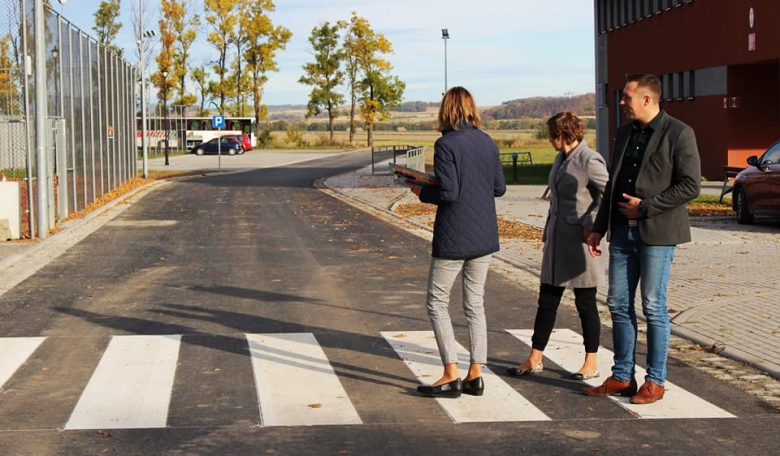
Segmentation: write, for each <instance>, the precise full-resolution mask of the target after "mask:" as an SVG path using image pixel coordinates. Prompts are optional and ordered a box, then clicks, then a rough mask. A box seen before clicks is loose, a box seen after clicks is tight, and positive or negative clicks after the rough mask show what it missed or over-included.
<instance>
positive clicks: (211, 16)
mask: <svg viewBox="0 0 780 456" xmlns="http://www.w3.org/2000/svg"><path fill="white" fill-rule="evenodd" d="M236 6H237V3H236V0H204V8H205V20H206V24H208V25H209V27H210V28H211V31H210V32H209V34H208V37H207V40H208V42H209V43H210V44H211V45H212V46H214V48H215V49H216V50H217V53H218V56H217V60H216V61H215V62H214V65H213V70H214V73H215V74H216V75H217V78H218V80H217V81H216V83H217V87H218V92H217V93H216V96H217V97H218V99H219V106H218V109H219V112H220V113H226V108H227V100H228V99H229V98H232V97H233V96H234V95H235V92H236V84H235V79H233V78H231V77H230V74H229V70H230V63H231V61H230V57H231V56H230V54H229V53H228V51H229V49H230V44H231V43H233V42H235V41H236V28H237V26H238V20H239V16H242V15H243V14H245V13H246V12H244V11H242V12H241V14H237V12H236V9H237V8H236Z"/></svg>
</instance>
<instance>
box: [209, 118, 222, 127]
mask: <svg viewBox="0 0 780 456" xmlns="http://www.w3.org/2000/svg"><path fill="white" fill-rule="evenodd" d="M211 127H212V128H225V116H213V117H211Z"/></svg>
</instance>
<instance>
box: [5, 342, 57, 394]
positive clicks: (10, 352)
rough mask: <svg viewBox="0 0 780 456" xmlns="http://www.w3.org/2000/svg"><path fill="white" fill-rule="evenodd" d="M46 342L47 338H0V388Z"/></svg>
mask: <svg viewBox="0 0 780 456" xmlns="http://www.w3.org/2000/svg"><path fill="white" fill-rule="evenodd" d="M44 340H46V338H45V337H0V388H2V386H3V385H5V382H7V381H8V379H9V378H11V376H12V375H14V372H16V370H17V369H19V367H21V365H22V364H24V362H25V361H27V358H29V357H30V355H32V354H33V352H34V351H35V350H37V349H38V347H39V346H40V345H41V344H42V343H43V341H44Z"/></svg>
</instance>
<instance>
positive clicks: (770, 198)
mask: <svg viewBox="0 0 780 456" xmlns="http://www.w3.org/2000/svg"><path fill="white" fill-rule="evenodd" d="M747 164H748V167H747V168H745V169H743V170H742V171H740V173H739V174H737V177H736V178H734V189H733V192H734V197H733V198H732V200H731V201H732V208H733V209H734V212H736V213H737V222H738V223H743V224H747V223H753V217H754V216H756V215H758V216H764V217H773V218H780V141H778V142H776V143H774V144H773V145H772V146H771V147H770V148H769V149H767V150H766V152H764V153H763V154H762V155H761V157H760V158H759V157H757V156H755V155H752V156H750V157H748V159H747Z"/></svg>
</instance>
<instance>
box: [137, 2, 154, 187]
mask: <svg viewBox="0 0 780 456" xmlns="http://www.w3.org/2000/svg"><path fill="white" fill-rule="evenodd" d="M138 9H139V12H138V14H139V18H138V50H139V53H140V54H141V55H140V59H139V60H140V65H141V154H142V155H143V173H144V179H146V178H147V177H149V145H148V141H149V138H148V137H147V136H146V88H147V87H146V61H145V60H146V48H145V46H144V38H151V37H153V36H155V35H156V33H155V31H154V30H149V31H144V0H138Z"/></svg>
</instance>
